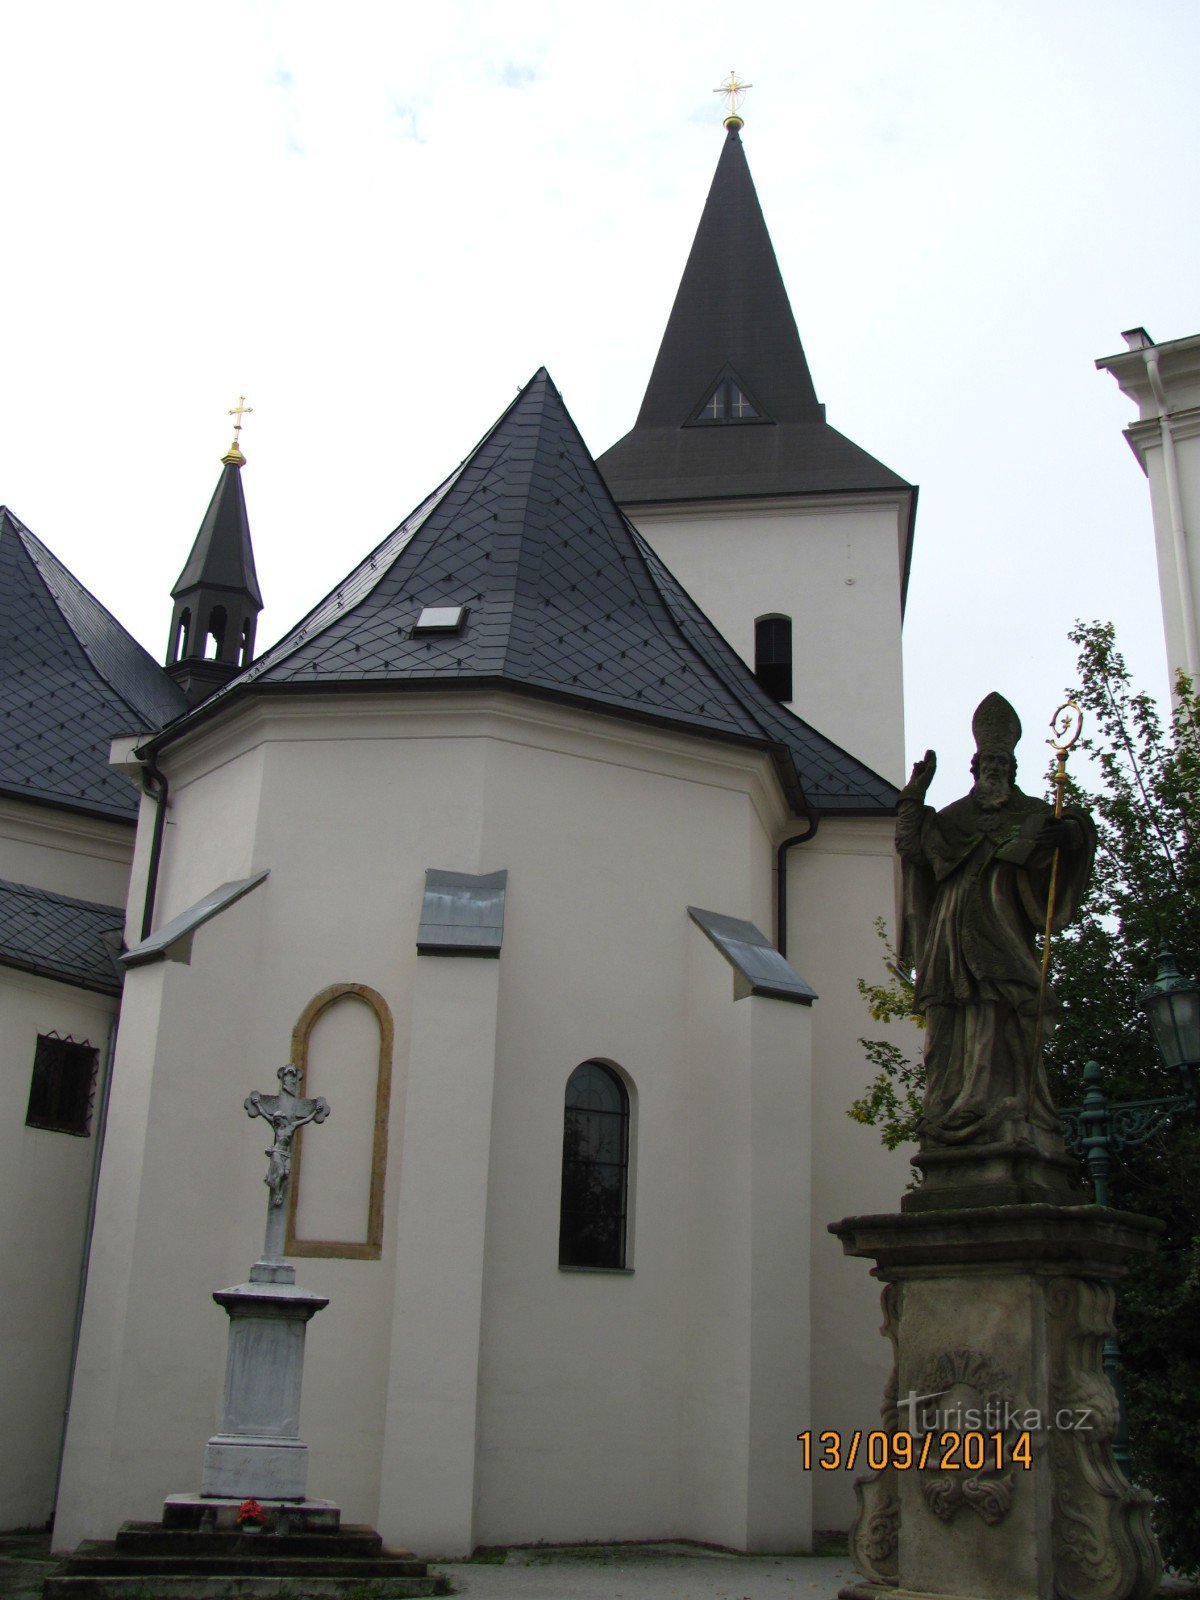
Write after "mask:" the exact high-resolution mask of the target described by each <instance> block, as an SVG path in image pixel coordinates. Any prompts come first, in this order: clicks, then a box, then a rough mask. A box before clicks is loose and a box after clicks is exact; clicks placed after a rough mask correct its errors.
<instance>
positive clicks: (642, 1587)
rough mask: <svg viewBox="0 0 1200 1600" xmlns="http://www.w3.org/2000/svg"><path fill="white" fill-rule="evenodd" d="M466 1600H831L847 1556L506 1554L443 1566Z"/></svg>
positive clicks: (676, 1551)
mask: <svg viewBox="0 0 1200 1600" xmlns="http://www.w3.org/2000/svg"><path fill="white" fill-rule="evenodd" d="M437 1570H438V1571H439V1572H445V1573H446V1574H447V1575H448V1577H449V1578H450V1581H451V1583H453V1585H454V1587H455V1589H456V1591H457V1592H458V1593H459V1594H461V1595H463V1596H464V1597H466V1600H834V1596H835V1595H836V1594H837V1592H838V1589H839V1588H840V1587H841V1586H842V1584H843V1583H846V1582H848V1581H849V1579H850V1577H851V1568H850V1563H849V1562H848V1561H847V1559H846V1557H845V1556H736V1555H728V1554H725V1553H723V1552H721V1551H712V1550H697V1549H696V1548H695V1546H690V1545H633V1546H631V1545H616V1546H607V1547H606V1546H584V1547H582V1548H579V1549H576V1550H510V1551H509V1552H508V1555H507V1557H506V1559H505V1560H504V1562H503V1563H502V1564H501V1563H493V1562H481V1561H446V1562H438V1563H437Z"/></svg>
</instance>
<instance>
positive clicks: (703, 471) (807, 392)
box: [598, 126, 911, 505]
mask: <svg viewBox="0 0 1200 1600" xmlns="http://www.w3.org/2000/svg"><path fill="white" fill-rule="evenodd" d="M725 379H727V380H729V381H730V382H732V383H734V384H736V385H737V386H738V387H739V388H740V389H741V390H742V391H743V392H744V395H745V396H746V397H747V398H748V400H749V401H750V402H751V403H752V405H753V408H754V412H755V413H756V414H755V415H754V416H753V417H749V418H746V419H744V420H737V421H725V422H723V423H721V424H719V425H718V424H715V423H713V424H709V423H706V422H705V421H704V419H703V417H702V416H701V415H700V413H701V412H702V409H703V407H704V406H705V404H706V402H707V401H708V400H709V398H710V397H711V395H712V394H713V391H714V389H715V388H716V387H717V385H718V384H719V383H721V382H722V380H725ZM598 464H599V467H600V470H601V471H602V472H603V474H604V476H605V479H606V480H607V482H608V485H609V488H610V489H611V490H612V492H613V494H614V496H615V497H616V499H617V500H618V502H619V503H620V504H622V505H635V504H639V503H645V502H648V501H673V500H699V499H726V498H742V497H747V496H758V495H778V494H829V493H845V492H850V491H857V490H873V489H891V490H908V489H910V488H911V486H910V485H909V484H907V483H906V482H905V481H904V479H903V478H901V477H898V476H897V475H896V473H894V472H892V471H890V470H889V469H888V468H887V467H885V466H884V465H883V464H882V463H881V462H879V461H876V460H875V458H874V457H873V456H869V455H868V454H867V453H866V451H865V450H860V449H859V447H858V446H857V445H856V444H853V443H852V442H851V441H850V440H849V439H847V438H846V437H845V436H844V435H843V434H840V433H838V432H837V431H836V430H835V429H833V428H831V427H830V426H829V424H828V423H827V422H826V421H825V407H824V406H823V405H821V404H820V402H819V401H818V399H817V395H816V390H815V389H814V387H813V381H812V377H811V375H810V373H809V370H808V362H807V360H806V359H805V355H804V348H803V346H802V345H801V343H800V335H799V333H798V332H797V331H796V321H795V318H794V317H793V315H792V308H791V305H790V303H789V301H788V296H787V290H786V289H785V288H784V284H783V278H782V276H781V275H780V271H779V265H778V263H777V261H776V260H775V251H774V248H773V246H772V244H771V237H770V234H769V233H768V232H767V225H766V223H765V222H764V221H763V214H762V210H761V208H760V206H759V203H758V195H757V194H756V193H755V189H754V180H753V178H752V177H751V176H750V168H749V167H748V165H747V164H746V155H745V152H744V150H743V149H742V141H741V138H740V136H739V133H738V129H737V127H736V126H731V127H729V128H728V131H727V133H726V137H725V145H724V148H723V149H722V151H721V158H720V160H719V161H718V163H717V170H716V174H715V176H714V178H713V181H712V187H711V189H710V190H709V193H708V199H707V201H706V202H705V206H704V212H703V214H702V216H701V218H700V226H699V228H697V230H696V238H695V241H694V242H693V244H692V250H691V254H690V255H689V256H688V261H687V266H686V267H685V268H684V271H683V278H682V280H681V281H680V284H679V290H678V293H677V294H676V296H675V304H674V306H673V308H672V310H671V316H670V319H669V321H668V322H667V329H666V332H665V333H664V334H663V341H662V345H661V347H660V349H659V352H658V359H657V360H656V361H655V363H654V371H653V372H652V373H651V375H650V383H649V386H648V387H647V389H646V397H645V399H644V400H643V401H642V409H641V411H640V412H639V413H638V419H637V422H636V424H635V425H634V427H633V429H632V431H631V432H629V433H627V434H626V435H625V437H624V438H623V439H620V440H618V441H617V443H616V444H614V445H613V446H612V448H611V449H610V450H607V451H606V452H605V453H604V454H603V455H602V456H600V457H599V461H598Z"/></svg>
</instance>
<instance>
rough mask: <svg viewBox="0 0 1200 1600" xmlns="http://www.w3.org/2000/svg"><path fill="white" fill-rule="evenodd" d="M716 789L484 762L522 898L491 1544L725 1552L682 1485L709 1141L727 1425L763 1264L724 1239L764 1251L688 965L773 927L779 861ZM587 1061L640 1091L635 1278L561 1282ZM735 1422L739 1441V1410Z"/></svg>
mask: <svg viewBox="0 0 1200 1600" xmlns="http://www.w3.org/2000/svg"><path fill="white" fill-rule="evenodd" d="M707 764H708V763H707V762H705V763H704V765H705V766H707ZM718 777H719V773H717V772H713V771H711V770H710V771H709V772H707V773H706V772H705V771H704V768H703V767H702V766H701V765H700V762H699V761H698V762H697V770H696V772H695V773H694V774H693V775H689V776H688V777H687V778H686V779H685V781H683V782H680V781H679V779H677V778H675V777H672V776H669V775H666V774H663V773H660V772H638V771H635V770H632V769H630V768H629V767H624V768H622V767H621V766H618V765H616V764H614V763H601V762H599V761H596V760H582V761H581V760H569V761H564V760H563V758H562V756H561V755H559V756H552V755H551V754H550V753H544V752H539V751H537V750H534V749H528V748H526V749H524V750H522V749H520V748H519V747H518V746H516V745H514V744H508V745H505V746H497V747H496V748H495V750H494V753H493V757H492V759H491V761H490V763H489V772H488V799H489V805H488V810H487V815H488V829H487V834H486V844H487V848H486V850H485V862H484V864H485V865H488V866H499V865H501V864H503V865H506V866H507V867H508V868H509V872H510V879H509V884H510V889H509V909H508V914H507V920H506V933H505V949H504V954H503V956H502V958H501V963H502V981H501V1002H500V1044H499V1051H498V1060H497V1077H496V1098H495V1107H494V1122H493V1147H492V1163H491V1171H492V1179H491V1194H490V1205H489V1227H488V1270H487V1277H486V1280H485V1300H484V1348H483V1364H482V1374H483V1377H482V1383H481V1395H480V1463H479V1516H478V1521H477V1526H476V1537H477V1540H478V1541H480V1542H483V1543H502V1542H508V1541H511V1540H518V1539H522V1538H529V1537H544V1538H548V1539H575V1538H598V1537H618V1538H629V1539H636V1538H646V1537H654V1536H661V1534H662V1532H663V1530H664V1529H665V1528H675V1529H676V1530H679V1531H687V1532H689V1533H692V1534H693V1535H694V1536H697V1537H713V1538H720V1537H721V1534H720V1533H715V1532H713V1531H712V1529H713V1527H714V1523H713V1521H712V1520H711V1519H707V1518H705V1517H704V1516H703V1514H702V1513H698V1512H697V1510H696V1507H695V1504H694V1497H693V1495H692V1493H691V1490H690V1486H689V1484H688V1483H687V1481H686V1480H687V1478H688V1475H689V1473H690V1470H691V1467H690V1463H689V1461H688V1459H687V1446H686V1443H685V1441H684V1438H683V1428H684V1425H685V1411H686V1406H687V1400H688V1395H689V1393H690V1392H692V1388H693V1383H694V1380H693V1379H692V1378H691V1377H688V1376H686V1374H687V1373H688V1371H689V1366H690V1364H691V1361H692V1355H693V1340H694V1339H695V1337H696V1318H695V1316H694V1312H693V1288H692V1278H691V1274H690V1273H689V1270H688V1263H689V1260H690V1259H691V1242H690V1241H691V1238H692V1235H693V1231H694V1230H695V1229H696V1228H697V1226H699V1225H698V1224H697V1222H696V1219H695V1214H694V1212H695V1202H696V1189H697V1186H698V1183H699V1182H700V1180H699V1178H698V1177H697V1171H698V1169H697V1165H696V1161H697V1157H696V1156H695V1155H694V1153H693V1152H694V1150H695V1148H696V1145H697V1143H698V1142H702V1141H703V1139H704V1136H705V1132H706V1130H707V1128H708V1127H709V1125H710V1124H711V1123H713V1122H716V1123H717V1124H718V1126H719V1128H720V1130H721V1135H723V1136H724V1137H723V1138H722V1137H721V1136H719V1137H718V1141H717V1142H719V1143H721V1144H722V1150H721V1155H720V1159H719V1162H718V1163H717V1164H716V1165H715V1166H712V1167H710V1169H709V1173H708V1174H707V1175H706V1181H707V1182H709V1183H712V1184H720V1185H722V1186H724V1185H727V1184H729V1185H732V1186H733V1187H734V1188H737V1187H738V1186H739V1184H740V1186H741V1190H742V1198H741V1202H740V1207H739V1209H740V1212H741V1213H742V1216H741V1218H740V1219H739V1217H738V1215H737V1213H736V1212H735V1213H734V1214H733V1215H729V1214H727V1213H724V1212H723V1213H722V1215H721V1218H720V1222H719V1225H717V1230H716V1232H715V1233H714V1234H713V1236H712V1237H711V1238H710V1239H709V1240H708V1245H709V1247H710V1249H711V1254H710V1256H709V1258H708V1259H709V1260H710V1261H715V1262H720V1263H721V1266H722V1269H723V1275H722V1276H721V1277H720V1278H717V1279H716V1280H715V1281H714V1283H713V1290H714V1292H713V1295H712V1297H711V1298H710V1299H709V1301H708V1305H707V1310H708V1314H709V1317H710V1318H711V1319H712V1321H713V1322H714V1323H716V1324H720V1326H721V1332H720V1334H719V1335H718V1340H719V1342H720V1344H721V1351H720V1354H719V1355H718V1357H717V1358H716V1359H717V1360H719V1361H723V1363H724V1373H725V1378H726V1381H725V1383H724V1386H723V1387H721V1386H718V1387H715V1388H714V1389H713V1390H712V1391H706V1396H705V1403H709V1404H711V1405H712V1406H713V1408H714V1409H715V1410H717V1411H720V1410H722V1408H724V1407H725V1406H726V1403H727V1394H728V1391H729V1390H730V1389H731V1388H732V1387H735V1386H736V1385H742V1386H743V1387H744V1386H745V1384H746V1383H747V1381H748V1372H747V1368H748V1352H747V1350H746V1343H745V1324H746V1319H747V1317H748V1310H747V1307H746V1297H745V1295H744V1294H743V1293H742V1292H741V1289H740V1287H739V1274H741V1275H743V1276H745V1275H746V1274H747V1273H748V1261H747V1256H746V1252H745V1251H744V1250H743V1251H741V1252H740V1253H739V1250H738V1247H737V1244H736V1242H735V1241H734V1240H733V1239H732V1238H731V1237H730V1235H731V1234H736V1233H739V1231H740V1236H741V1237H742V1238H747V1239H748V1237H749V1231H748V1221H747V1220H746V1219H745V1216H744V1213H745V1210H746V1204H747V1195H746V1185H747V1184H748V1174H747V1168H746V1163H745V1156H744V1151H745V1140H746V1138H747V1129H746V1126H745V1124H746V1119H747V1118H748V1115H749V1110H748V1107H747V1106H744V1105H743V1104H742V1100H743V1097H742V1096H740V1095H739V1094H738V1090H737V1085H738V1071H737V1067H736V1064H734V1063H728V1066H729V1074H728V1077H727V1079H726V1080H725V1082H724V1083H723V1084H721V1085H720V1098H719V1099H717V1100H714V1099H713V1098H712V1097H711V1095H710V1094H709V1093H708V1092H707V1091H706V1089H705V1088H704V1087H702V1085H701V1083H700V1081H699V1074H700V1073H701V1071H702V1070H704V1065H705V1063H706V1062H709V1063H711V1064H712V1071H713V1075H714V1076H715V1074H716V1072H717V1070H718V1065H719V1063H720V1057H719V1055H718V1054H717V1053H716V1051H717V1046H716V1042H715V1041H711V1040H705V1039H701V1040H697V1039H696V1037H695V1035H694V1033H693V1031H691V1030H690V1029H689V1026H688V1020H687V1019H688V988H687V952H688V948H689V943H690V942H691V940H692V939H694V938H695V937H698V936H699V931H698V930H697V929H695V928H694V926H693V925H692V924H691V923H690V921H689V920H688V919H687V917H686V912H685V908H686V906H687V905H688V904H689V903H693V904H700V905H704V906H710V907H715V908H718V909H722V910H726V909H729V910H733V911H734V912H735V914H739V915H745V916H750V917H753V918H755V919H757V920H758V921H760V923H761V922H763V921H765V920H766V919H767V918H768V915H769V904H768V899H767V893H766V884H767V877H766V874H765V873H764V872H763V871H762V870H761V867H762V861H763V859H764V858H765V859H766V860H767V861H768V862H769V845H768V842H767V835H766V834H765V832H764V830H763V827H762V823H761V821H760V820H759V818H758V817H757V815H756V814H755V811H754V808H753V806H752V805H751V804H750V803H748V800H747V797H746V793H745V778H744V776H743V778H742V780H741V782H739V783H738V785H737V786H736V787H725V786H724V785H722V784H720V783H719V782H718V781H717V779H718ZM684 818H686V823H684V822H683V821H682V819H684ZM713 958H714V959H713V961H712V971H711V978H712V981H713V982H714V984H715V985H717V986H718V987H719V990H720V993H721V994H722V995H723V996H731V974H730V972H729V969H728V968H727V967H724V965H723V963H722V962H721V961H720V958H719V957H717V956H716V953H715V952H713ZM729 1004H730V1005H732V1000H731V999H730V1000H729ZM709 1053H711V1054H709ZM591 1057H598V1058H600V1059H603V1060H605V1061H609V1062H611V1063H613V1064H615V1065H616V1066H618V1067H619V1068H620V1069H621V1070H622V1071H623V1072H624V1073H626V1074H627V1075H628V1077H629V1078H630V1080H631V1081H632V1083H633V1085H634V1087H635V1090H636V1102H637V1149H638V1156H637V1171H636V1174H635V1175H634V1183H635V1188H636V1219H635V1238H634V1247H633V1254H632V1266H633V1271H632V1274H630V1275H619V1274H611V1273H585V1272H562V1271H560V1270H559V1268H558V1266H557V1249H558V1199H559V1181H560V1172H561V1165H560V1163H561V1150H562V1107H563V1093H564V1089H565V1085H566V1081H567V1078H568V1076H569V1075H570V1073H571V1071H572V1070H573V1069H574V1068H575V1067H576V1066H577V1065H578V1064H579V1063H580V1062H581V1061H585V1060H587V1059H589V1058H591ZM743 1071H744V1069H743ZM739 1126H740V1127H741V1131H739ZM739 1339H740V1343H739V1342H738V1341H739ZM730 1371H733V1372H735V1373H736V1377H735V1378H730V1377H729V1373H730ZM732 1403H733V1405H734V1408H735V1410H737V1408H738V1404H739V1403H738V1401H737V1400H736V1399H734V1401H733V1402H732ZM738 1414H739V1427H740V1430H741V1436H742V1437H744V1435H745V1431H746V1427H747V1420H746V1412H745V1403H744V1396H743V1398H742V1401H741V1406H740V1411H739V1413H738ZM728 1437H729V1436H728V1435H727V1436H726V1438H727V1440H728ZM734 1454H735V1455H736V1454H737V1447H735V1448H734ZM743 1476H744V1458H743ZM743 1493H744V1491H743ZM535 1508H536V1509H535ZM531 1516H534V1517H535V1518H536V1520H535V1521H532V1520H531ZM704 1525H707V1526H708V1528H709V1530H710V1531H709V1532H708V1533H703V1532H701V1531H700V1530H701V1528H702V1526H704ZM719 1525H720V1527H721V1528H722V1529H725V1528H728V1529H730V1530H731V1531H734V1532H736V1531H737V1530H739V1529H740V1530H742V1531H743V1532H744V1528H745V1521H744V1517H743V1518H742V1519H741V1520H740V1521H739V1519H738V1518H737V1516H736V1514H734V1515H733V1516H726V1515H725V1514H724V1513H723V1514H722V1517H721V1521H720V1524H719ZM535 1527H536V1529H537V1531H536V1532H534V1531H533V1529H534V1528H535ZM605 1529H607V1530H608V1532H607V1533H605V1532H604V1531H603V1530H605ZM735 1542H736V1541H735Z"/></svg>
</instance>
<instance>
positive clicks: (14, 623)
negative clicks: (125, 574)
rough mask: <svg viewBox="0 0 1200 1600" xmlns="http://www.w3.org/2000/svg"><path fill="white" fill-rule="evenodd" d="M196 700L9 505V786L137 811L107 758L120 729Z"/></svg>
mask: <svg viewBox="0 0 1200 1600" xmlns="http://www.w3.org/2000/svg"><path fill="white" fill-rule="evenodd" d="M186 706H187V702H186V700H185V699H184V697H183V695H182V694H181V693H180V691H179V690H178V689H177V688H176V687H175V685H174V684H173V683H172V682H171V680H170V679H169V678H168V677H167V675H166V673H165V672H164V671H163V670H162V668H161V667H160V666H159V665H158V664H157V663H156V662H155V661H154V660H153V659H152V658H151V657H150V656H149V655H147V653H146V652H145V650H143V649H142V647H141V645H140V644H138V643H137V642H136V641H135V640H134V639H131V638H130V636H129V634H127V633H126V632H125V630H124V628H122V626H121V624H120V623H119V622H117V620H116V619H115V618H114V617H112V616H110V615H109V613H108V612H107V611H106V610H105V609H104V607H103V606H102V605H101V604H100V602H99V601H98V600H97V599H96V598H95V597H94V596H93V595H91V594H89V593H88V591H87V590H86V589H85V588H84V587H83V585H82V584H81V583H80V582H79V581H78V580H77V579H76V578H75V577H73V576H72V574H71V573H70V572H68V571H67V569H66V567H64V566H63V564H62V563H61V562H60V561H59V560H57V559H56V557H54V556H53V555H52V554H51V553H50V551H49V550H47V548H46V546H45V545H44V544H42V543H41V541H40V540H39V539H38V538H36V537H35V535H34V534H32V533H31V532H30V531H29V529H28V528H27V527H25V525H24V523H22V522H20V521H19V520H18V519H17V518H16V517H14V516H13V514H12V512H11V511H9V510H7V509H6V508H5V507H0V793H4V794H9V795H15V796H17V797H18V798H20V799H22V800H32V801H43V802H49V803H51V804H54V805H63V806H69V807H71V808H72V809H73V810H78V811H88V812H94V813H95V814H96V815H98V816H105V817H117V818H121V819H127V820H132V819H133V818H135V817H136V816H137V810H138V796H137V792H136V791H135V790H134V789H133V787H132V786H131V785H130V783H129V780H128V779H127V778H124V777H122V776H121V774H120V773H117V772H114V771H113V770H112V768H111V767H110V766H109V764H108V747H109V742H110V740H111V739H112V738H113V737H114V735H116V734H119V733H138V732H142V731H144V730H146V729H149V728H160V727H162V725H163V723H165V722H169V721H170V720H171V719H172V718H173V717H177V716H179V715H180V713H181V712H182V711H184V710H185V709H186Z"/></svg>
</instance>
